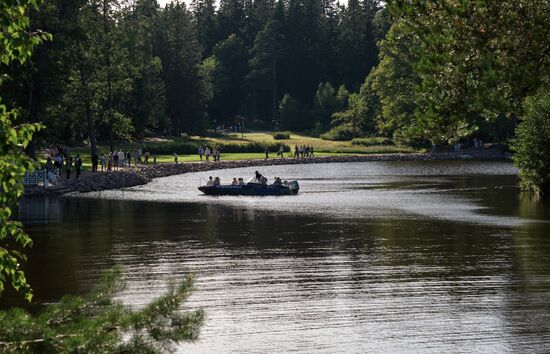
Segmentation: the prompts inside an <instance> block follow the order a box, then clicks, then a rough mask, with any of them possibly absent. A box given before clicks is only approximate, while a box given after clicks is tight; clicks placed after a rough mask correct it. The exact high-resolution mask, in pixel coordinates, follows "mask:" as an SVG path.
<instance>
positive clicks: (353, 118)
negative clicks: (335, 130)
mask: <svg viewBox="0 0 550 354" xmlns="http://www.w3.org/2000/svg"><path fill="white" fill-rule="evenodd" d="M332 118H333V120H332V122H333V124H338V125H341V124H344V125H348V126H349V127H350V128H351V131H352V133H353V136H354V137H355V136H358V135H361V134H362V132H363V131H364V130H365V129H364V128H365V124H366V123H367V122H366V119H367V104H366V102H365V100H364V98H363V97H362V96H361V95H359V94H357V93H352V94H351V95H349V98H348V108H347V109H346V110H345V111H342V112H336V113H334V114H333V115H332Z"/></svg>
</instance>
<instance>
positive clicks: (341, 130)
mask: <svg viewBox="0 0 550 354" xmlns="http://www.w3.org/2000/svg"><path fill="white" fill-rule="evenodd" d="M321 139H324V140H337V141H346V140H351V139H353V129H352V128H351V127H350V126H347V125H338V126H336V127H334V128H332V129H330V130H329V131H328V132H326V133H324V134H321Z"/></svg>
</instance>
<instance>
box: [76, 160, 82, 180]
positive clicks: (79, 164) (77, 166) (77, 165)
mask: <svg viewBox="0 0 550 354" xmlns="http://www.w3.org/2000/svg"><path fill="white" fill-rule="evenodd" d="M74 166H75V168H76V178H78V177H80V172H81V171H82V159H81V158H80V155H78V154H76V158H75V160H74Z"/></svg>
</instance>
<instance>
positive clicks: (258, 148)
mask: <svg viewBox="0 0 550 354" xmlns="http://www.w3.org/2000/svg"><path fill="white" fill-rule="evenodd" d="M207 145H208V146H210V147H211V148H213V147H214V145H213V144H212V143H210V142H206V141H204V142H201V141H184V142H170V143H166V142H165V143H146V144H143V151H149V152H150V153H152V154H157V155H170V154H172V153H174V152H176V153H178V154H180V155H184V154H187V155H195V154H197V151H198V149H199V146H207ZM279 146H281V144H280V143H260V142H251V143H246V144H244V143H243V144H239V143H232V144H226V143H216V144H215V147H216V148H217V149H219V150H220V151H221V152H222V153H245V152H259V153H263V152H264V151H265V149H266V148H267V149H269V150H270V151H277V150H278V149H279ZM283 149H284V151H290V147H289V146H288V145H286V144H283Z"/></svg>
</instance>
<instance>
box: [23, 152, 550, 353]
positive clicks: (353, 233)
mask: <svg viewBox="0 0 550 354" xmlns="http://www.w3.org/2000/svg"><path fill="white" fill-rule="evenodd" d="M255 169H258V168H257V167H256V168H242V169H234V170H226V171H211V172H202V173H192V174H187V175H180V176H173V177H167V178H160V179H157V180H155V181H153V182H152V183H150V184H148V185H145V186H140V187H135V188H130V189H127V190H124V191H108V192H100V193H92V194H89V195H87V196H86V197H85V198H57V199H28V200H25V201H24V202H22V203H21V207H20V217H21V219H22V220H23V221H24V223H25V225H26V229H27V230H28V232H29V233H30V234H31V235H32V237H33V239H34V240H35V247H34V248H33V249H32V251H30V253H29V258H30V261H29V264H28V265H27V266H28V273H29V277H30V280H31V282H32V284H33V286H34V288H35V293H36V297H37V300H38V301H40V302H50V301H56V300H57V299H58V298H59V297H60V296H61V295H62V294H64V293H76V294H79V293H85V292H86V291H89V289H91V287H93V286H94V284H95V283H96V282H97V279H98V274H99V273H100V272H101V271H102V270H104V269H107V268H109V267H111V266H112V265H114V264H121V265H123V266H124V279H125V281H126V282H127V285H128V286H127V289H126V290H125V291H124V292H123V293H122V294H121V295H120V297H121V299H123V300H124V301H125V302H127V303H129V304H132V305H135V306H142V305H143V304H145V303H147V302H148V301H150V300H151V299H153V298H154V297H155V296H157V295H159V294H160V293H162V291H163V290H164V289H165V288H166V281H167V279H169V278H171V277H178V276H181V275H182V274H185V273H187V272H192V273H194V274H195V275H196V276H197V287H196V290H195V292H194V293H193V295H192V296H191V297H190V299H189V302H188V307H189V308H197V307H202V308H204V310H205V311H206V314H207V317H206V322H205V324H204V326H203V329H202V332H201V336H200V339H199V340H198V341H197V342H195V343H185V344H182V345H181V346H180V347H179V348H177V349H178V351H182V352H183V351H187V352H189V351H191V352H243V351H246V352H257V353H263V352H288V351H299V352H326V353H334V352H415V351H416V352H442V351H450V352H464V353H471V352H488V351H497V352H548V351H550V305H549V304H550V239H549V237H550V236H549V235H550V223H549V221H550V205H549V204H548V203H546V202H542V201H539V200H535V199H532V198H527V197H524V196H521V195H520V193H519V192H518V189H517V187H516V184H517V177H516V171H515V169H514V168H513V167H512V166H511V165H510V164H508V163H502V162H471V161H470V162H458V161H455V162H365V163H340V164H315V165H291V166H270V167H265V168H262V169H261V170H260V172H262V173H264V174H265V175H267V176H270V177H274V176H281V177H283V178H286V179H298V180H299V181H300V185H301V192H300V194H299V195H297V196H287V197H208V196H202V195H200V193H199V192H198V191H197V189H196V187H197V186H198V184H199V183H200V181H201V178H207V177H208V176H209V175H213V176H219V177H221V178H222V181H229V180H230V179H232V177H241V176H242V177H247V176H251V175H252V173H253V172H254V170H255ZM203 183H204V182H203Z"/></svg>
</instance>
